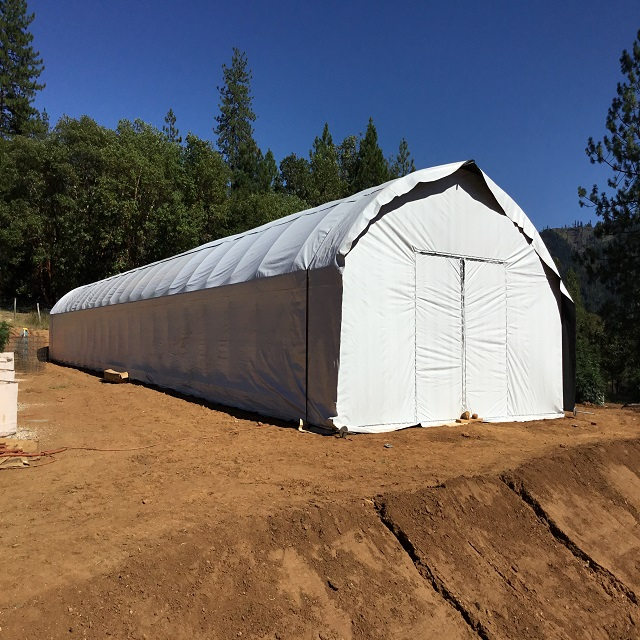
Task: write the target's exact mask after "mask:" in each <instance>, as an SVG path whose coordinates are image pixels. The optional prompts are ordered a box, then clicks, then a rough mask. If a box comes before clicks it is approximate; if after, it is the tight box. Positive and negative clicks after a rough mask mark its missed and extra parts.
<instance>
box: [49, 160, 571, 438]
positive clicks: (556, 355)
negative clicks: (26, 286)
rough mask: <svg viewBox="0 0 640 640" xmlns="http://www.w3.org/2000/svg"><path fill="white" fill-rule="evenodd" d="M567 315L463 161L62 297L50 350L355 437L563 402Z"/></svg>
mask: <svg viewBox="0 0 640 640" xmlns="http://www.w3.org/2000/svg"><path fill="white" fill-rule="evenodd" d="M574 328H575V309H574V305H573V302H572V301H571V298H570V297H569V294H568V293H567V291H566V289H565V288H564V285H563V284H562V282H561V280H560V276H559V275H558V271H557V269H556V266H555V265H554V262H553V260H552V259H551V256H550V255H549V252H548V251H547V249H546V247H545V246H544V244H543V242H542V240H541V239H540V236H539V235H538V233H537V231H536V230H535V228H534V227H533V225H532V224H531V222H530V221H529V219H528V218H527V217H526V215H525V214H524V213H523V212H522V210H521V209H520V208H519V207H518V205H517V204H516V203H515V202H514V201H513V200H512V199H511V198H510V197H509V196H508V195H507V194H506V193H505V192H504V191H502V190H501V189H500V188H499V187H498V186H497V185H496V184H494V183H493V182H492V181H491V179H490V178H488V177H487V176H486V175H485V174H484V173H483V172H482V171H481V170H480V169H479V168H478V167H477V165H476V164H475V163H474V162H459V163H455V164H448V165H443V166H439V167H434V168H431V169H424V170H421V171H416V172H415V173H412V174H410V175H408V176H406V177H404V178H399V179H397V180H393V181H391V182H388V183H386V184H384V185H381V186H379V187H375V188H372V189H368V190H366V191H363V192H361V193H358V194H356V195H353V196H350V197H348V198H345V199H344V200H338V201H335V202H329V203H327V204H325V205H322V206H320V207H316V208H315V209H310V210H308V211H302V212H300V213H297V214H294V215H290V216H287V217H286V218H282V219H280V220H276V221H274V222H271V223H269V224H267V225H264V226H262V227H259V228H257V229H253V230H251V231H247V232H246V233H242V234H239V235H236V236H232V237H228V238H222V239H220V240H216V241H214V242H210V243H208V244H206V245H203V246H201V247H197V248H195V249H193V250H191V251H187V252H185V253H183V254H180V255H178V256H175V257H173V258H169V259H167V260H162V261H160V262H156V263H154V264H150V265H148V266H145V267H140V268H138V269H134V270H132V271H129V272H127V273H123V274H120V275H117V276H113V277H111V278H107V279H106V280H102V281H100V282H96V283H93V284H89V285H85V286H83V287H79V288H78V289H75V290H73V291H71V292H70V293H68V294H67V295H65V296H64V297H63V298H62V299H61V300H60V301H59V302H58V303H57V304H56V305H55V307H54V308H53V310H52V311H51V336H50V357H51V359H52V360H54V361H58V362H62V363H67V364H71V365H75V366H79V367H84V368H88V369H94V370H104V369H107V368H112V369H117V370H125V371H128V372H129V376H130V377H131V378H133V379H135V380H139V381H142V382H146V383H152V384H155V385H158V386H161V387H166V388H170V389H174V390H176V391H179V392H182V393H185V394H189V395H192V396H196V397H200V398H204V399H206V400H208V401H212V402H216V403H220V404H224V405H228V406H232V407H238V408H241V409H246V410H249V411H254V412H257V413H260V414H264V415H268V416H273V417H278V418H284V419H287V420H288V419H292V420H296V421H297V420H298V419H303V420H305V421H307V422H308V423H310V424H317V425H325V426H330V427H335V428H340V427H343V426H346V427H348V429H349V430H350V431H355V432H379V431H390V430H393V429H398V428H402V427H407V426H411V425H417V424H420V425H422V426H430V425H436V424H442V423H446V422H450V421H451V420H453V419H455V418H458V417H459V416H460V414H461V413H462V412H463V411H464V410H469V411H471V412H475V413H477V414H479V415H480V416H481V417H482V418H484V419H485V420H491V421H505V420H532V419H538V418H554V417H560V416H562V415H564V414H563V409H567V410H570V409H573V400H574V391H575V376H574V368H575V346H574V345H575V329H574Z"/></svg>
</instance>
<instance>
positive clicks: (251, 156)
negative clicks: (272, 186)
mask: <svg viewBox="0 0 640 640" xmlns="http://www.w3.org/2000/svg"><path fill="white" fill-rule="evenodd" d="M222 76H223V79H224V84H223V85H222V87H218V91H219V93H220V104H219V107H220V113H219V115H217V116H216V122H217V123H218V125H217V126H216V127H215V129H214V133H215V134H216V135H217V136H218V149H219V150H220V153H221V154H222V157H223V158H224V160H225V162H226V163H227V166H228V167H229V169H230V170H231V189H232V190H234V191H235V190H240V191H243V192H245V193H251V192H254V191H256V190H258V187H257V182H258V173H259V165H260V162H261V160H262V154H261V152H260V149H259V148H258V145H257V144H256V141H255V140H254V139H253V122H255V119H256V114H255V113H254V111H253V97H252V95H251V70H250V69H249V68H248V63H247V56H246V54H245V53H244V52H241V51H240V50H239V49H237V48H235V47H234V49H233V55H232V58H231V66H229V67H227V65H223V66H222Z"/></svg>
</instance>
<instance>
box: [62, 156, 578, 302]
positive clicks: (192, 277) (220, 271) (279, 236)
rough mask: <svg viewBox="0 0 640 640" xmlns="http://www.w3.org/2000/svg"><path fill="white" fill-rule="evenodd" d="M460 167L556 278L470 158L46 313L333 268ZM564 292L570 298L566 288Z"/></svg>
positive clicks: (84, 293)
mask: <svg viewBox="0 0 640 640" xmlns="http://www.w3.org/2000/svg"><path fill="white" fill-rule="evenodd" d="M459 169H466V170H470V171H475V172H477V173H479V174H481V175H482V176H483V178H484V180H485V182H486V184H487V187H488V188H489V189H490V191H491V192H492V194H493V195H494V197H495V198H496V200H497V201H498V204H499V205H500V207H501V208H502V209H503V211H504V213H505V215H506V216H507V217H508V218H509V219H510V220H511V221H512V222H514V223H515V224H516V225H517V226H518V227H519V228H520V229H521V230H522V233H524V235H525V236H527V237H528V238H529V240H530V241H531V242H532V244H533V247H534V249H535V251H536V252H537V253H538V255H539V256H540V259H541V260H542V261H543V262H544V263H545V264H546V265H547V266H548V267H549V268H550V269H551V270H552V271H554V272H555V273H556V274H558V270H557V268H556V266H555V263H554V262H553V260H552V258H551V256H550V255H549V252H548V251H547V248H546V247H545V245H544V243H543V242H542V239H541V238H540V236H539V235H538V232H537V231H536V229H535V227H534V226H533V225H532V224H531V221H530V220H529V219H528V218H527V216H526V215H525V214H524V212H523V211H522V209H520V207H519V206H518V205H517V204H516V203H515V202H514V201H513V200H512V199H511V198H510V197H509V196H508V195H507V194H506V193H505V192H504V191H502V189H500V187H498V186H497V185H496V184H495V183H494V182H493V181H492V180H491V179H490V178H489V177H488V176H486V175H485V174H484V173H483V172H482V171H480V169H479V168H478V167H477V165H476V164H475V163H474V162H473V161H468V162H456V163H452V164H446V165H441V166H438V167H432V168H431V169H422V170H420V171H415V172H414V173H411V174H409V175H408V176H405V177H403V178H398V179H396V180H392V181H390V182H387V183H385V184H383V185H380V186H378V187H373V188H371V189H367V190H366V191H361V192H360V193H356V194H355V195H353V196H349V197H348V198H344V199H343V200H336V201H334V202H329V203H327V204H324V205H321V206H319V207H316V208H314V209H308V210H306V211H301V212H299V213H294V214H292V215H289V216H286V217H285V218H280V219H278V220H274V221H273V222H270V223H268V224H266V225H263V226H261V227H258V228H256V229H251V230H250V231H246V232H244V233H240V234H237V235H235V236H229V237H226V238H220V239H219V240H214V241H213V242H209V243H207V244H204V245H202V246H200V247H196V248H195V249H191V250H190V251H186V252H184V253H181V254H179V255H177V256H173V257H171V258H167V259H165V260H160V261H159V262H154V263H152V264H149V265H146V266H144V267H138V268H137V269H132V270H131V271H127V272H125V273H121V274H118V275H115V276H111V277H110V278H106V279H105V280H100V281H99V282H94V283H92V284H88V285H84V286H82V287H78V288H77V289H74V290H73V291H70V292H69V293H67V294H66V295H65V296H63V297H62V298H61V299H60V300H59V301H58V302H57V303H56V305H55V306H54V307H53V309H52V310H51V313H66V312H69V311H78V310H81V309H92V308H96V307H103V306H108V305H113V304H121V303H124V302H135V301H138V300H145V299H148V298H158V297H161V296H165V295H173V294H177V293H187V292H191V291H199V290H201V289H209V288H213V287H220V286H223V285H228V284H235V283H238V282H247V281H249V280H254V279H256V278H268V277H270V276H275V275H278V274H282V273H289V272H292V271H299V270H304V269H318V268H321V267H325V266H328V265H335V264H337V260H338V257H339V256H346V255H347V254H348V253H349V251H350V249H351V246H352V245H353V243H354V241H355V240H356V239H357V238H358V237H359V235H360V234H361V233H362V232H363V231H364V230H365V229H366V228H367V225H368V224H369V223H370V222H371V220H373V218H375V216H376V215H377V214H378V212H379V211H380V208H381V207H382V206H384V205H385V204H388V203H389V202H391V201H392V200H394V199H395V198H397V197H399V196H403V195H405V194H407V193H409V192H410V191H411V190H412V189H413V188H414V187H416V186H417V185H418V184H423V183H428V182H435V181H436V180H440V179H442V178H446V177H447V176H450V175H451V174H453V173H455V172H456V171H458V170H459ZM558 277H559V274H558ZM562 292H563V294H564V295H566V296H567V297H570V296H569V294H568V293H567V291H566V289H565V288H564V285H562Z"/></svg>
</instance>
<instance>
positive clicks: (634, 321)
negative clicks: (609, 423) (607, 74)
mask: <svg viewBox="0 0 640 640" xmlns="http://www.w3.org/2000/svg"><path fill="white" fill-rule="evenodd" d="M620 69H621V71H622V74H623V75H624V76H625V77H626V81H624V82H619V83H618V87H617V95H616V97H615V98H614V99H613V101H612V103H611V107H610V108H609V111H608V114H607V119H606V128H607V131H608V132H609V135H605V136H604V137H603V139H602V141H600V142H595V141H594V139H593V138H589V142H588V145H587V148H586V153H587V155H588V156H589V160H590V161H591V163H592V164H602V165H606V166H608V167H609V168H610V169H611V172H612V176H611V177H610V178H609V179H608V180H607V186H608V187H609V189H611V190H613V193H609V194H608V193H605V192H604V191H601V190H600V189H599V188H598V186H597V185H594V186H593V188H592V189H591V193H590V194H589V195H587V190H586V189H585V188H584V187H580V188H579V189H578V194H579V196H580V198H581V205H582V206H593V207H594V208H595V211H596V213H597V215H598V216H600V217H601V218H602V221H601V222H599V223H598V224H597V225H596V227H595V230H594V234H595V235H596V237H607V241H606V242H605V243H603V249H602V252H601V254H600V255H595V254H594V253H593V252H591V260H592V265H595V266H596V267H597V275H598V277H599V278H600V279H601V280H602V281H603V283H604V284H605V285H607V287H608V288H609V290H610V291H611V292H612V293H613V294H614V298H613V299H612V300H611V302H610V303H609V304H608V305H607V307H606V308H605V309H603V316H604V319H605V330H606V333H608V334H612V333H614V332H615V333H616V334H617V337H618V339H619V340H620V344H623V345H624V354H621V356H620V358H619V359H621V360H622V361H623V362H624V363H626V364H627V367H626V369H627V371H626V373H625V374H624V376H622V377H623V378H624V377H626V382H625V381H624V380H623V381H622V386H623V387H626V392H627V393H630V394H631V395H632V396H633V397H634V398H640V333H639V332H638V327H639V326H640V31H638V34H637V39H636V40H635V41H634V43H633V49H632V50H631V52H628V51H626V50H625V51H623V53H622V57H621V58H620Z"/></svg>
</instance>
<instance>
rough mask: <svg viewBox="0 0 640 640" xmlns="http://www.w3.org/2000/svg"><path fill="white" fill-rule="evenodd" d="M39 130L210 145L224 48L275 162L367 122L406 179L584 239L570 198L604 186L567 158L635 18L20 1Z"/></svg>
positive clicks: (604, 13)
mask: <svg viewBox="0 0 640 640" xmlns="http://www.w3.org/2000/svg"><path fill="white" fill-rule="evenodd" d="M28 4H29V9H30V10H31V11H35V13H36V20H35V22H34V23H33V24H32V26H31V31H32V33H33V34H34V37H35V42H34V45H35V47H36V48H37V49H38V50H39V51H40V53H41V55H42V57H43V59H44V63H45V71H44V73H43V75H42V77H41V79H42V80H44V81H45V82H46V83H47V86H46V88H45V89H44V90H43V91H42V92H41V94H40V95H39V97H38V100H37V106H38V107H39V108H42V107H45V108H46V109H47V111H48V112H49V115H50V118H51V121H52V122H55V121H57V119H58V118H59V117H60V116H61V115H62V114H67V115H69V116H72V117H78V116H81V115H83V114H86V115H89V116H91V117H93V118H94V119H96V120H97V121H98V122H99V123H100V124H102V125H105V126H108V127H115V126H116V124H117V122H118V120H119V119H121V118H128V119H134V118H141V119H142V120H144V121H146V122H149V123H151V124H154V125H156V126H158V127H161V126H162V124H163V119H164V115H165V114H166V112H167V111H168V109H169V108H172V109H173V110H174V112H175V113H176V116H177V118H178V122H177V124H178V128H179V129H180V131H181V132H182V133H183V134H184V133H186V132H187V131H189V130H190V131H193V132H194V133H195V134H197V135H198V136H200V137H203V138H207V139H211V140H215V136H214V134H213V131H212V127H213V126H214V124H215V122H214V118H215V115H216V114H217V111H218V92H217V89H216V87H217V86H218V85H220V84H221V82H222V64H223V63H229V61H230V59H231V51H232V47H234V46H236V47H238V48H239V49H241V50H243V51H246V53H247V56H248V59H249V66H250V67H251V69H252V71H253V82H252V89H253V96H254V107H255V111H256V113H257V115H258V120H257V121H256V123H255V137H256V140H257V141H258V144H259V145H260V147H261V148H262V149H263V150H264V151H266V149H267V148H271V149H272V151H273V152H274V154H275V156H276V159H277V160H278V161H279V160H281V159H282V158H283V157H284V156H286V155H288V154H289V153H291V152H295V153H297V154H299V155H305V154H307V153H308V150H309V149H310V147H311V144H312V142H313V139H314V137H315V136H316V135H320V133H321V132H322V127H323V125H324V123H325V122H328V123H329V127H330V130H331V132H332V134H333V137H334V140H335V141H336V142H339V141H340V140H341V139H342V138H343V137H344V136H346V135H349V134H357V133H359V132H364V130H365V128H366V125H367V121H368V119H369V116H372V117H373V119H374V122H375V124H376V127H377V130H378V136H379V139H380V144H381V146H382V148H383V150H384V152H385V154H386V155H390V154H391V153H395V152H396V151H397V147H398V143H399V141H400V139H401V138H402V137H403V136H404V137H406V139H407V140H408V142H409V148H410V150H411V152H412V154H413V157H414V159H415V162H416V166H417V167H418V168H422V167H428V166H433V165H437V164H443V163H447V162H454V161H457V160H465V159H470V158H473V159H475V160H476V162H478V164H479V165H480V167H481V168H482V169H483V170H484V171H485V172H486V173H487V174H488V175H489V176H491V178H492V179H493V180H494V181H495V182H497V183H498V184H499V185H500V186H501V187H502V188H503V189H505V190H506V191H507V192H508V193H509V194H510V195H511V196H512V197H514V198H515V200H516V201H517V202H518V203H519V204H520V205H521V206H522V208H523V209H524V210H525V212H526V213H527V214H528V215H529V217H530V218H531V220H532V221H533V223H534V224H535V225H536V226H537V227H538V228H539V229H542V228H543V227H544V226H547V225H549V226H552V227H553V226H562V225H564V224H571V223H572V222H573V221H574V220H576V219H581V220H584V221H588V220H589V219H593V221H594V222H595V220H596V219H595V217H594V216H593V214H592V212H590V211H587V210H584V209H580V208H579V207H578V203H577V187H578V185H584V186H587V187H590V186H591V185H592V184H593V183H594V182H599V183H602V184H603V183H604V178H606V175H607V174H606V173H604V172H603V171H602V170H598V169H597V168H594V167H592V166H591V165H590V164H589V161H588V158H587V157H586V155H585V153H584V148H585V146H586V142H587V139H588V137H589V136H594V137H597V138H600V137H601V136H602V134H603V133H604V121H605V117H606V112H607V109H608V107H609V105H610V104H611V100H612V98H613V96H614V94H615V88H616V84H617V82H618V81H620V80H621V75H620V69H619V58H620V54H621V53H622V50H623V49H625V48H626V49H629V48H631V46H632V44H633V40H634V38H635V36H636V33H637V30H638V28H640V3H639V2H638V0H609V1H608V2H604V1H595V0H582V1H574V0H571V1H563V0H556V1H555V2H551V1H547V0H544V1H542V0H540V1H536V0H530V1H529V2H526V3H525V2H518V1H514V0H511V1H492V0H488V1H486V2H483V3H471V2H468V1H467V2H460V1H458V0H451V1H445V2H437V3H436V2H426V1H425V2H418V1H412V0H409V1H405V2H402V3H397V5H396V3H392V2H380V1H377V0H369V1H368V2H361V1H360V0H355V1H348V0H342V1H341V2H334V1H333V0H328V1H327V0H325V1H324V2H313V3H311V2H305V1H304V0H298V1H297V2H295V1H280V2H278V1H271V2H262V1H248V0H230V1H227V2H206V1H204V0H191V1H189V0H183V1H182V2H177V1H174V0H165V1H164V2H163V1H161V0H156V1H151V0H128V1H127V2H125V1H123V0H107V1H103V0H29V2H28Z"/></svg>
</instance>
